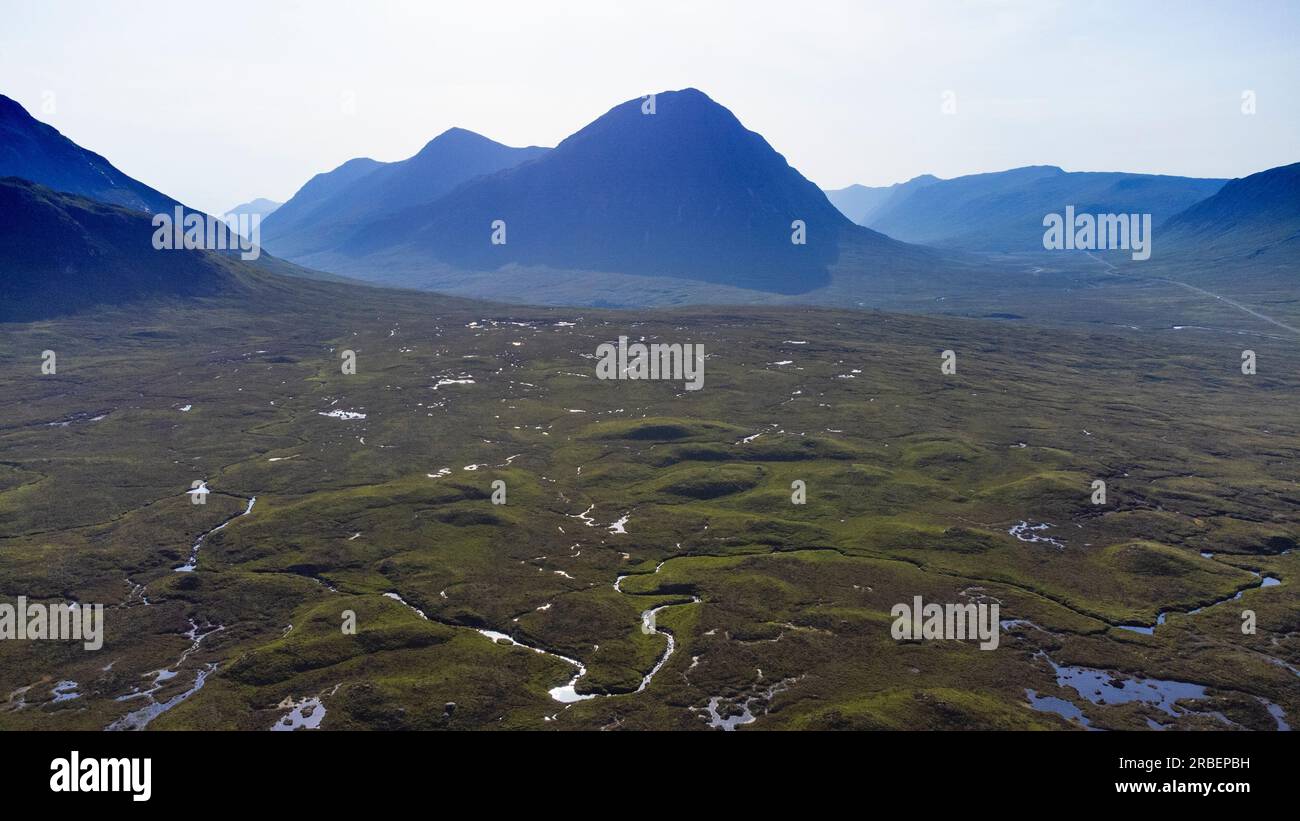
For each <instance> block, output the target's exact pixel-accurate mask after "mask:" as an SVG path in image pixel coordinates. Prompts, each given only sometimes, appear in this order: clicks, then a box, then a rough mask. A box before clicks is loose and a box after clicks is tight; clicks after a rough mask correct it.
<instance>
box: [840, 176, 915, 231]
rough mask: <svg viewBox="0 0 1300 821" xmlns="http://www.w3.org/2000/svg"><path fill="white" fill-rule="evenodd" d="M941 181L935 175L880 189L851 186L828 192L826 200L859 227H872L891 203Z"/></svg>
mask: <svg viewBox="0 0 1300 821" xmlns="http://www.w3.org/2000/svg"><path fill="white" fill-rule="evenodd" d="M939 181H940V180H939V178H938V177H936V176H934V175H933V174H922V175H921V176H919V177H913V178H912V179H910V180H908V181H907V182H896V183H894V184H893V185H886V186H882V187H878V188H872V187H870V186H866V185H850V186H849V187H848V188H838V189H835V190H833V191H827V192H826V198H827V199H828V200H830V201H831V205H834V206H835V207H836V208H838V209H840V213H842V214H844V216H846V217H848V218H849V219H851V220H853V221H854V222H856V223H857V224H858V225H865V226H870V225H871V222H872V220H873V219H875V217H876V215H877V214H878V213H880V211H881V210H882V209H884V208H886V207H887V206H888V204H889V203H890V202H892V201H894V200H896V199H901V198H903V197H905V196H907V195H908V194H910V193H911V192H913V191H915V190H916V189H918V188H924V187H925V186H927V185H930V184H932V183H936V182H939Z"/></svg>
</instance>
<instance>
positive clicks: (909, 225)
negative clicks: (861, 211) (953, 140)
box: [869, 166, 1223, 251]
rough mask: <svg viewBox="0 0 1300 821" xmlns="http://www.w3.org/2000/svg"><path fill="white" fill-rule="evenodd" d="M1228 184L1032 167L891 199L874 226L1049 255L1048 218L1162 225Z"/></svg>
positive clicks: (899, 234)
mask: <svg viewBox="0 0 1300 821" xmlns="http://www.w3.org/2000/svg"><path fill="white" fill-rule="evenodd" d="M1222 185H1223V180H1215V179H1198V178H1193V177H1170V176H1162V175H1151V174H1127V173H1122V172H1068V171H1064V170H1062V169H1060V168H1057V167H1056V166H1028V167H1025V168H1014V169H1011V170H1009V171H999V172H994V173H989V174H973V175H969V176H965V177H956V178H954V179H951V180H940V181H938V182H935V183H933V184H931V185H928V186H924V187H922V188H919V189H917V190H913V191H911V192H910V193H908V194H907V195H906V196H904V197H901V198H895V199H891V200H890V202H889V203H888V204H887V206H886V207H884V208H881V209H880V210H879V211H877V212H876V214H875V215H874V216H873V218H872V219H871V221H870V223H869V224H870V226H871V227H872V228H874V229H875V230H877V231H880V232H882V233H885V234H888V235H889V236H891V237H894V238H896V239H900V240H903V241H905V242H917V243H924V244H928V245H936V246H941V247H947V248H961V249H963V250H970V251H1034V250H1042V247H1043V246H1042V237H1043V223H1042V220H1043V217H1044V216H1045V215H1047V214H1051V213H1061V212H1063V210H1064V209H1065V207H1066V206H1067V205H1073V206H1074V207H1075V210H1076V212H1077V213H1092V214H1096V213H1149V214H1151V215H1152V222H1153V223H1154V224H1156V225H1159V224H1160V223H1162V222H1163V221H1165V220H1166V219H1168V218H1169V217H1172V216H1173V215H1174V214H1176V213H1178V212H1179V211H1182V210H1183V209H1185V208H1187V207H1188V206H1190V205H1192V204H1193V203H1196V202H1198V201H1200V200H1202V199H1204V198H1206V197H1208V196H1210V195H1212V194H1214V193H1215V192H1216V191H1218V190H1219V188H1221V187H1222Z"/></svg>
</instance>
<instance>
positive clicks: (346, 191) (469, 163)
mask: <svg viewBox="0 0 1300 821" xmlns="http://www.w3.org/2000/svg"><path fill="white" fill-rule="evenodd" d="M546 150H547V149H545V148H538V147H536V146H530V147H528V148H511V147H510V146H506V145H502V144H500V143H498V142H494V141H492V140H489V139H488V138H487V137H483V136H481V135H479V134H475V133H474V132H472V131H466V130H465V129H463V128H452V129H450V130H448V131H444V132H443V133H442V134H439V135H438V136H437V137H435V138H433V139H432V140H430V141H429V142H428V144H426V145H425V146H424V148H422V149H420V151H419V153H417V154H416V155H415V156H413V157H410V158H409V159H405V160H402V161H400V162H394V163H381V162H377V161H375V160H371V159H355V160H349V161H348V162H346V163H344V164H343V165H341V166H339V167H338V168H336V169H334V170H333V171H330V172H328V173H325V174H318V175H316V176H315V177H312V179H311V180H309V181H308V182H307V184H306V185H304V186H303V187H302V189H301V190H300V191H298V193H297V194H295V195H294V196H293V198H292V199H290V200H289V201H288V202H286V203H285V204H284V205H282V206H281V207H280V208H279V209H277V210H276V211H275V213H274V214H272V215H271V216H270V217H268V218H267V219H266V220H265V222H264V223H263V225H262V241H263V243H264V244H265V245H266V247H267V248H269V249H271V250H272V251H274V252H275V253H277V254H279V255H280V256H286V257H303V256H306V255H308V254H312V253H316V252H319V251H323V250H327V249H328V248H330V247H332V246H333V245H335V244H337V243H338V240H339V234H340V232H342V233H348V232H350V231H352V230H354V229H355V228H356V227H357V226H359V225H364V224H366V223H369V222H373V221H375V220H377V219H381V218H383V217H385V216H388V215H390V214H392V213H394V212H397V211H401V210H402V209H404V208H409V207H411V206H414V205H419V204H421V203H428V202H432V201H433V200H436V199H438V198H439V197H441V196H443V195H444V194H446V193H447V192H449V191H451V190H452V189H453V188H455V187H456V186H457V185H460V184H461V183H463V182H465V181H466V180H470V179H473V178H474V177H477V176H479V175H482V174H489V173H492V172H494V171H500V170H501V169H503V168H510V167H512V166H515V165H518V164H519V163H522V162H527V161H528V160H531V159H534V158H536V157H538V156H541V155H542V154H544V153H545V152H546Z"/></svg>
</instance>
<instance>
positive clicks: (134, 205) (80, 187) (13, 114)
mask: <svg viewBox="0 0 1300 821" xmlns="http://www.w3.org/2000/svg"><path fill="white" fill-rule="evenodd" d="M0 177H21V178H22V179H25V180H31V181H32V182H36V183H39V184H41V185H44V186H48V187H49V188H52V189H54V190H56V191H64V192H67V193H70V194H79V195H81V196H83V197H89V198H91V199H94V200H99V201H100V202H106V203H110V204H112V205H120V206H122V207H124V208H130V209H132V210H135V211H148V212H150V213H159V212H164V211H170V210H171V209H172V208H174V207H175V206H176V205H178V203H177V202H176V201H175V200H173V199H172V198H171V197H168V196H167V195H165V194H162V193H160V192H158V191H155V190H154V189H152V188H150V187H149V186H147V185H145V184H144V183H142V182H139V181H138V180H134V179H132V178H131V177H128V176H127V175H126V174H123V173H122V172H121V171H119V170H117V169H116V168H114V167H113V164H112V163H110V162H109V161H108V160H106V159H104V158H103V157H101V156H100V155H98V154H96V153H94V152H93V151H87V150H86V149H84V148H82V147H81V146H79V145H77V144H76V143H74V142H73V141H72V140H69V139H68V138H67V137H65V136H63V135H62V134H60V133H59V132H58V131H57V130H56V129H55V128H53V127H51V126H49V125H46V124H45V123H42V122H40V121H39V120H37V119H35V118H34V117H32V116H31V115H30V114H28V113H27V110H26V109H24V108H23V107H22V106H21V105H19V104H18V103H17V102H15V101H14V100H11V99H10V98H8V97H5V96H4V95H0Z"/></svg>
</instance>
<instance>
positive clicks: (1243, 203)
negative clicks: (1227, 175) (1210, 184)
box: [1157, 163, 1300, 258]
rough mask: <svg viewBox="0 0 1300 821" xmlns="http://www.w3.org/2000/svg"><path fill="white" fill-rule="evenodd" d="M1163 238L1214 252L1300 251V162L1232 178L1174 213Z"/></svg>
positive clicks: (1183, 248)
mask: <svg viewBox="0 0 1300 821" xmlns="http://www.w3.org/2000/svg"><path fill="white" fill-rule="evenodd" d="M1157 241H1158V242H1160V243H1161V245H1163V246H1165V247H1166V248H1169V249H1172V250H1174V251H1179V252H1194V253H1196V254H1198V255H1202V256H1207V257H1210V258H1223V257H1241V258H1247V257H1249V258H1255V257H1261V256H1267V257H1269V258H1273V257H1277V256H1293V255H1297V254H1300V163H1294V164H1292V165H1283V166H1279V167H1278V168H1270V169H1268V170H1267V171H1261V172H1259V173H1258V174H1251V175H1250V176H1248V177H1242V178H1241V179H1235V180H1230V181H1229V182H1228V183H1227V184H1226V185H1224V186H1223V188H1221V189H1220V190H1219V191H1218V193H1216V194H1214V195H1213V196H1211V197H1208V198H1207V199H1204V200H1202V201H1200V202H1198V203H1196V204H1195V205H1192V206H1191V207H1189V208H1187V209H1186V210H1184V211H1182V212H1180V213H1178V214H1176V215H1175V216H1173V217H1172V218H1170V219H1169V221H1168V222H1166V223H1165V224H1164V225H1162V226H1161V227H1160V230H1159V233H1158V234H1157Z"/></svg>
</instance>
